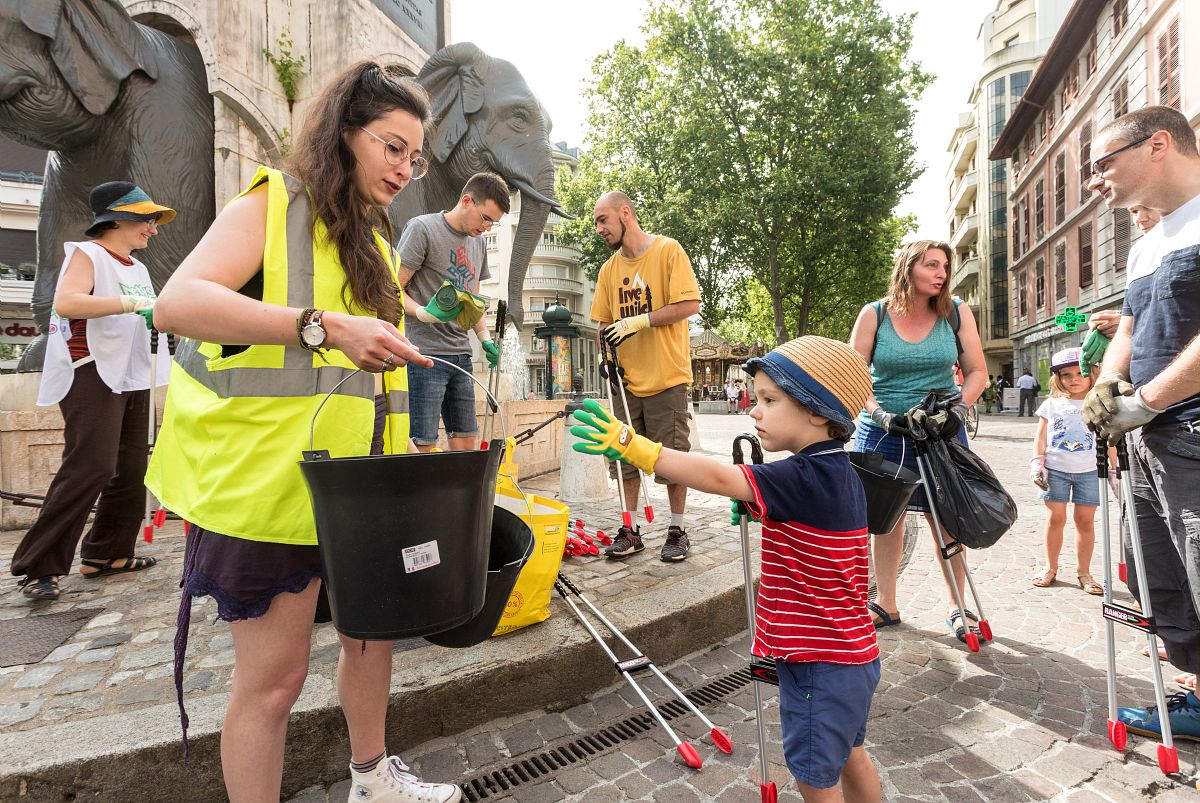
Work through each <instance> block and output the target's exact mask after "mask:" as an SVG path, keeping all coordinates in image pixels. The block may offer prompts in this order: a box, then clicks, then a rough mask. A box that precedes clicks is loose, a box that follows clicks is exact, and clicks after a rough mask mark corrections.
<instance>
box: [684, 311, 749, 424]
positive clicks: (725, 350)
mask: <svg viewBox="0 0 1200 803" xmlns="http://www.w3.org/2000/svg"><path fill="white" fill-rule="evenodd" d="M762 355H763V347H762V346H761V345H758V344H750V345H748V344H746V343H731V342H730V341H728V340H726V339H724V338H723V337H721V336H720V335H718V334H717V333H716V332H714V331H712V330H711V329H708V328H705V330H704V331H703V332H701V333H700V334H698V335H696V336H694V337H693V338H692V342H691V358H692V390H691V393H692V401H693V402H694V403H700V402H717V403H720V404H721V405H722V406H723V405H724V404H725V395H724V393H725V383H726V382H728V381H729V380H732V379H740V380H742V381H743V382H745V383H746V386H747V387H749V388H751V389H753V381H752V380H751V378H750V377H749V376H747V375H746V373H745V372H744V371H743V370H742V365H743V364H744V363H745V362H746V361H747V360H749V359H750V358H751V357H761V356H762Z"/></svg>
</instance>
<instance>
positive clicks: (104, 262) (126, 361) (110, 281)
mask: <svg viewBox="0 0 1200 803" xmlns="http://www.w3.org/2000/svg"><path fill="white" fill-rule="evenodd" d="M63 247H64V249H65V251H66V256H65V257H64V259H63V264H62V269H61V270H60V271H59V273H58V286H61V285H62V280H63V277H64V276H66V275H67V268H68V266H69V265H70V264H71V257H73V256H74V255H75V251H76V250H79V251H82V252H83V253H84V254H86V255H87V256H88V257H89V258H90V259H91V260H92V267H93V272H94V274H95V284H94V285H93V288H92V294H93V295H95V296H98V297H105V296H120V295H135V296H143V297H145V298H154V297H155V295H154V287H153V285H151V283H150V273H149V271H147V270H146V266H145V265H143V264H142V263H141V262H139V261H137V260H136V259H135V260H133V264H132V265H123V264H121V262H120V261H118V260H117V259H116V258H115V257H113V255H112V254H110V253H109V252H108V250H107V249H105V248H104V246H102V245H100V244H99V243H96V242H93V241H91V240H88V241H85V242H80V243H64V244H63ZM58 286H56V287H55V291H56V292H57V290H58ZM47 335H48V336H47V340H46V358H45V362H44V364H43V366H42V383H41V387H40V388H39V390H38V401H37V403H38V404H40V405H43V406H48V405H52V404H58V402H60V401H62V398H63V397H64V396H66V395H67V391H69V390H70V389H71V383H72V382H73V381H74V379H75V368H74V366H73V365H72V363H71V353H70V351H69V350H68V349H67V340H68V339H70V337H71V322H70V320H68V319H67V318H64V317H62V316H60V315H59V314H58V313H57V312H56V311H54V310H51V312H50V328H49V330H48V332H47ZM87 341H88V350H89V351H90V352H91V355H92V357H94V358H95V360H96V372H97V373H98V374H99V375H100V378H101V379H102V380H104V384H106V385H108V386H109V388H111V389H112V391H113V393H124V392H126V391H132V390H146V389H147V388H149V387H150V331H149V330H148V329H147V328H146V323H145V320H144V319H143V318H142V316H140V315H138V314H136V313H133V312H130V313H124V314H118V315H105V316H104V317H101V318H90V319H88V325H87ZM158 353H159V358H158V365H157V375H156V381H155V382H154V384H155V385H165V384H167V376H168V375H169V374H170V370H171V358H170V356H169V355H168V353H167V342H166V338H165V337H164V336H163V335H161V334H160V335H159V352H158Z"/></svg>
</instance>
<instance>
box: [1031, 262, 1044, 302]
mask: <svg viewBox="0 0 1200 803" xmlns="http://www.w3.org/2000/svg"><path fill="white" fill-rule="evenodd" d="M1033 300H1034V302H1035V303H1036V304H1037V308H1038V309H1041V308H1042V307H1044V306H1046V260H1044V259H1039V260H1038V261H1037V264H1035V265H1034V266H1033Z"/></svg>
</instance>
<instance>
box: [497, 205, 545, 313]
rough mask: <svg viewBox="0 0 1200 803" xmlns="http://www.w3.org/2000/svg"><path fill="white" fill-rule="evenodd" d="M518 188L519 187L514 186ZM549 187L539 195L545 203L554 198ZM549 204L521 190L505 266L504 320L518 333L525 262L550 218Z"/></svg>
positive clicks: (523, 307) (540, 239)
mask: <svg viewBox="0 0 1200 803" xmlns="http://www.w3.org/2000/svg"><path fill="white" fill-rule="evenodd" d="M518 186H520V184H518ZM552 187H553V185H551V187H549V188H547V189H548V190H549V191H548V192H545V193H539V195H540V196H541V197H543V198H546V199H547V201H549V198H553V197H554V190H553V188H552ZM552 203H553V202H542V201H540V200H535V196H534V194H533V193H531V192H530V193H527V192H526V190H525V188H524V187H521V219H520V222H519V223H518V224H517V231H516V234H515V235H513V246H512V256H511V257H510V259H509V263H508V319H509V321H510V322H511V323H512V324H513V325H515V326H516V327H517V328H518V329H519V328H521V326H522V325H523V324H524V323H525V299H524V298H523V297H522V295H521V292H522V290H523V288H524V286H525V273H526V272H527V271H528V270H529V260H530V259H532V258H533V251H534V249H535V248H537V246H538V243H540V242H541V241H542V231H543V230H544V229H545V227H546V220H547V219H548V218H549V217H550V207H551V204H552Z"/></svg>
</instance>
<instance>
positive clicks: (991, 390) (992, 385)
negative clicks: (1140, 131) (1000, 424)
mask: <svg viewBox="0 0 1200 803" xmlns="http://www.w3.org/2000/svg"><path fill="white" fill-rule="evenodd" d="M995 401H996V380H995V379H994V378H993V377H992V375H991V374H988V378H987V384H986V385H984V386H983V411H984V412H985V413H990V412H992V405H993V404H994V403H995Z"/></svg>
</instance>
